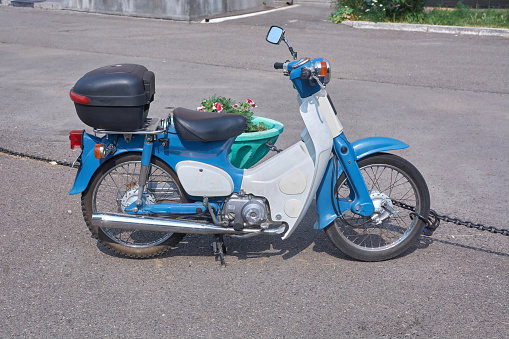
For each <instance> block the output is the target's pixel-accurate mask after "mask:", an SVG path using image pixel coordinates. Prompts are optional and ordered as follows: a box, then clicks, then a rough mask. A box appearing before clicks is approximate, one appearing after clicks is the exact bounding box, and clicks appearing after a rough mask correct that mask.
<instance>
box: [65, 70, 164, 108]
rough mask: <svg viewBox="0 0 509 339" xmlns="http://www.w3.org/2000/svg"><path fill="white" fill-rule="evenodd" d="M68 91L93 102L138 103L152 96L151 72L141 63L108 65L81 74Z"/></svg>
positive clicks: (152, 98) (152, 81) (114, 104)
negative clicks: (70, 90)
mask: <svg viewBox="0 0 509 339" xmlns="http://www.w3.org/2000/svg"><path fill="white" fill-rule="evenodd" d="M72 91H73V92H74V93H76V94H79V95H84V96H86V97H88V98H89V99H90V100H91V102H90V105H94V106H141V105H145V104H149V103H150V102H151V101H152V100H154V93H155V76H154V73H153V72H151V71H149V70H147V68H146V67H144V66H142V65H136V64H117V65H109V66H105V67H101V68H97V69H94V70H93V71H90V72H88V73H87V74H85V75H84V76H83V77H82V78H81V79H79V80H78V82H76V84H75V85H74V88H73V89H72Z"/></svg>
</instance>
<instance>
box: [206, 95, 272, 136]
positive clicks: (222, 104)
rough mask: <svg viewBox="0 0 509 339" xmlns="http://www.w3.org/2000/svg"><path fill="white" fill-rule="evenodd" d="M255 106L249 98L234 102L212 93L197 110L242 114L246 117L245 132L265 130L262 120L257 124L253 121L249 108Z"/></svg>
mask: <svg viewBox="0 0 509 339" xmlns="http://www.w3.org/2000/svg"><path fill="white" fill-rule="evenodd" d="M255 107H256V103H255V102H254V101H253V100H251V99H247V100H246V102H239V103H235V101H233V100H232V99H229V98H225V97H218V96H216V95H214V96H212V97H210V98H208V99H203V101H202V102H201V105H200V106H198V108H197V110H199V111H207V112H223V113H236V114H242V115H243V116H244V117H246V119H247V127H246V130H245V132H259V131H264V130H267V129H268V128H267V127H266V126H265V124H264V123H263V122H262V123H259V124H256V123H254V122H253V112H251V108H255Z"/></svg>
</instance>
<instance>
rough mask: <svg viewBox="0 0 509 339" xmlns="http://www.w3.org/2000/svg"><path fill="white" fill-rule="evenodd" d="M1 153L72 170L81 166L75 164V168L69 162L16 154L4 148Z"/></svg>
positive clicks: (0, 148)
mask: <svg viewBox="0 0 509 339" xmlns="http://www.w3.org/2000/svg"><path fill="white" fill-rule="evenodd" d="M0 152H1V153H5V154H9V155H15V156H19V157H23V158H28V159H33V160H38V161H43V162H47V163H54V164H56V165H60V166H66V167H71V168H77V167H79V164H75V165H74V166H73V164H72V163H70V162H67V161H60V160H53V159H49V158H45V157H40V156H38V155H30V154H26V153H22V152H14V151H11V150H8V149H5V148H3V147H0Z"/></svg>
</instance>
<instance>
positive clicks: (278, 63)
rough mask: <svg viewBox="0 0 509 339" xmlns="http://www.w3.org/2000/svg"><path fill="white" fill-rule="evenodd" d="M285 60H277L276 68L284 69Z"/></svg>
mask: <svg viewBox="0 0 509 339" xmlns="http://www.w3.org/2000/svg"><path fill="white" fill-rule="evenodd" d="M283 65H284V62H275V63H274V68H275V69H283Z"/></svg>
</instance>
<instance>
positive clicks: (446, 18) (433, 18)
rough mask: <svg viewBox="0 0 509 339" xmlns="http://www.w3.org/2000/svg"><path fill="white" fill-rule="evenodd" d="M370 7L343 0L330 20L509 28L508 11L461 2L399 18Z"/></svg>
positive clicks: (358, 2)
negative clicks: (374, 10) (471, 6)
mask: <svg viewBox="0 0 509 339" xmlns="http://www.w3.org/2000/svg"><path fill="white" fill-rule="evenodd" d="M371 1H373V0H371ZM374 2H375V3H376V4H377V5H378V4H380V3H382V1H378V2H376V1H374ZM368 4H369V2H368ZM348 5H350V6H348ZM377 7H378V6H377ZM367 8H369V7H366V1H363V0H360V1H359V0H340V1H338V7H337V9H336V11H335V12H333V13H332V14H331V16H330V17H329V19H330V20H331V21H332V22H335V23H339V22H341V21H344V20H364V21H374V22H400V23H411V24H424V25H445V26H470V27H492V28H509V9H492V8H490V9H472V8H469V7H467V6H465V5H463V4H462V3H461V2H459V3H458V5H457V6H456V7H455V8H454V9H449V8H433V9H428V10H425V11H424V12H422V13H407V14H406V15H405V16H404V17H400V18H397V17H395V16H392V17H391V16H386V15H385V10H384V9H383V8H381V7H378V11H377V12H376V13H373V11H366V9H367ZM373 8H375V7H373V6H372V7H371V9H373Z"/></svg>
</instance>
